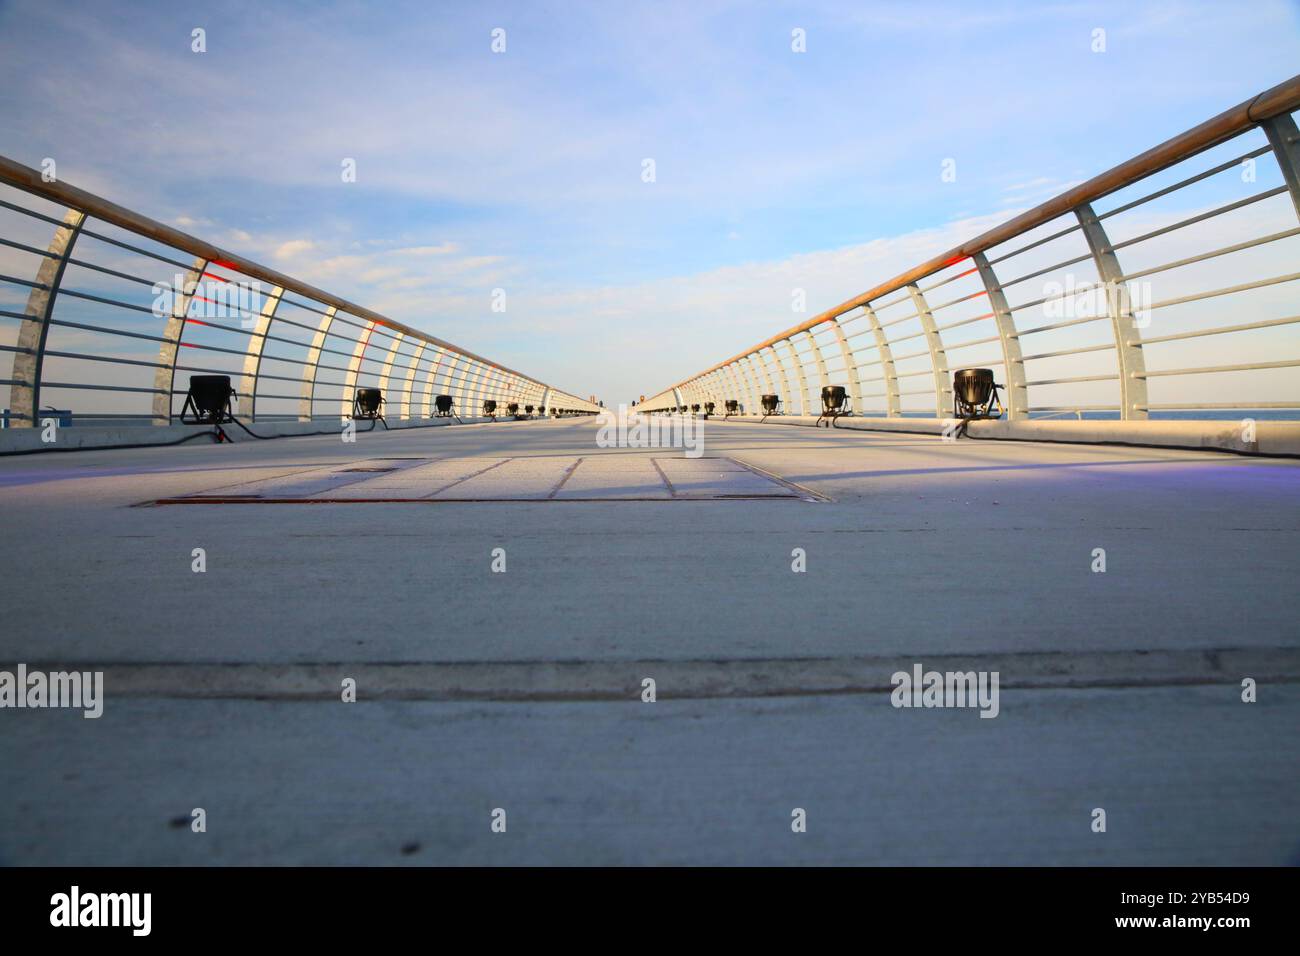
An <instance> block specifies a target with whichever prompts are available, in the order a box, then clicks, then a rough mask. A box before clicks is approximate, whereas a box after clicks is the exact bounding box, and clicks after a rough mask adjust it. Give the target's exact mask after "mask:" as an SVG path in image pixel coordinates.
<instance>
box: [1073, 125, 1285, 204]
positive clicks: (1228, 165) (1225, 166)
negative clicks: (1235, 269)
mask: <svg viewBox="0 0 1300 956" xmlns="http://www.w3.org/2000/svg"><path fill="white" fill-rule="evenodd" d="M1272 151H1273V148H1272V147H1271V146H1269V145H1268V144H1267V143H1266V144H1264V145H1263V146H1261V147H1259V148H1258V149H1252V150H1251V151H1250V152H1248V153H1242V154H1241V155H1240V156H1238V157H1237V158H1236V159H1230V160H1228V161H1227V162H1225V163H1220V164H1219V165H1218V166H1214V167H1212V168H1210V169H1207V170H1205V172H1203V173H1197V174H1196V175H1195V176H1189V177H1188V178H1187V179H1184V180H1182V181H1181V182H1176V183H1174V184H1173V185H1172V186H1166V187H1165V188H1164V189H1157V190H1156V191H1155V192H1153V193H1151V194H1150V195H1147V196H1143V197H1142V198H1141V199H1134V200H1133V201H1132V202H1129V203H1125V204H1124V205H1122V206H1117V207H1115V208H1114V209H1111V210H1109V211H1107V212H1104V213H1099V214H1098V215H1097V218H1098V219H1109V218H1110V217H1111V216H1118V215H1119V214H1120V213H1122V212H1128V211H1129V210H1130V209H1134V208H1136V207H1137V206H1140V205H1142V204H1143V203H1147V202H1150V201H1151V200H1153V199H1159V198H1160V197H1161V196H1167V195H1169V193H1172V192H1177V191H1178V190H1180V189H1182V188H1183V187H1184V186H1190V185H1192V184H1193V183H1198V182H1200V181H1201V180H1202V179H1209V178H1210V177H1211V176H1214V175H1215V174H1217V173H1222V172H1224V171H1226V170H1229V169H1232V168H1233V167H1234V166H1239V165H1241V164H1242V163H1243V162H1245V161H1246V160H1248V159H1254V158H1255V157H1256V156H1263V155H1264V154H1265V153H1271V152H1272Z"/></svg>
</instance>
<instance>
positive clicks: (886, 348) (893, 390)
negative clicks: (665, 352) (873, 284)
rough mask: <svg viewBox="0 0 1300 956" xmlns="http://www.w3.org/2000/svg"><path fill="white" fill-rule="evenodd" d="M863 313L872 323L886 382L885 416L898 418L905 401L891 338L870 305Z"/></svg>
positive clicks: (881, 372)
mask: <svg viewBox="0 0 1300 956" xmlns="http://www.w3.org/2000/svg"><path fill="white" fill-rule="evenodd" d="M862 311H863V314H865V315H866V317H867V321H868V322H870V323H871V334H872V335H873V336H875V339H876V352H877V353H879V355H880V374H881V377H882V378H883V379H884V380H885V414H886V415H888V416H889V417H890V418H898V417H899V416H900V415H902V414H903V399H902V396H901V395H899V388H898V369H897V368H895V366H894V350H893V348H892V347H890V344H889V336H887V335H885V330H884V328H883V327H882V326H881V324H880V318H879V316H877V315H876V310H875V309H873V308H872V307H871V306H870V305H864V306H863V307H862Z"/></svg>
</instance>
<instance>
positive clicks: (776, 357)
mask: <svg viewBox="0 0 1300 956" xmlns="http://www.w3.org/2000/svg"><path fill="white" fill-rule="evenodd" d="M772 360H773V361H774V362H776V371H777V374H778V375H779V376H780V377H781V401H782V402H783V403H784V404H785V413H786V414H787V415H789V414H792V413H791V411H790V398H791V395H790V376H788V375H786V373H785V363H784V362H782V361H781V353H780V352H778V351H777V350H776V346H775V345H773V346H772Z"/></svg>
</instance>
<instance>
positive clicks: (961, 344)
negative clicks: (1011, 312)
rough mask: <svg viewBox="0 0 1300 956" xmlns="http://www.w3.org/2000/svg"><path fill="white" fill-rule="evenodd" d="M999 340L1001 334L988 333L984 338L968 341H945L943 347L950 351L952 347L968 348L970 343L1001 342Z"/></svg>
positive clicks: (986, 343) (1000, 339)
mask: <svg viewBox="0 0 1300 956" xmlns="http://www.w3.org/2000/svg"><path fill="white" fill-rule="evenodd" d="M1001 341H1002V336H1000V335H990V336H989V337H988V338H986V339H975V340H973V341H970V342H951V343H949V342H945V343H944V346H943V347H944V348H945V349H947V350H948V351H949V352H951V351H953V350H954V349H967V348H970V347H971V346H972V345H988V344H989V343H990V342H1001Z"/></svg>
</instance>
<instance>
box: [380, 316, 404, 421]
mask: <svg viewBox="0 0 1300 956" xmlns="http://www.w3.org/2000/svg"><path fill="white" fill-rule="evenodd" d="M405 340H406V335H405V333H403V332H395V333H393V344H392V345H390V346H388V352H387V354H385V355H384V364H383V365H382V366H381V367H380V369H379V382H378V385H379V391H380V393H381V394H382V395H383V396H384V404H385V407H387V403H388V402H389V401H390V399H389V397H388V384H389V382H390V381H392V377H393V365H394V364H395V363H396V362H397V356H398V353H399V351H400V350H401V348H402V342H404V341H405Z"/></svg>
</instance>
